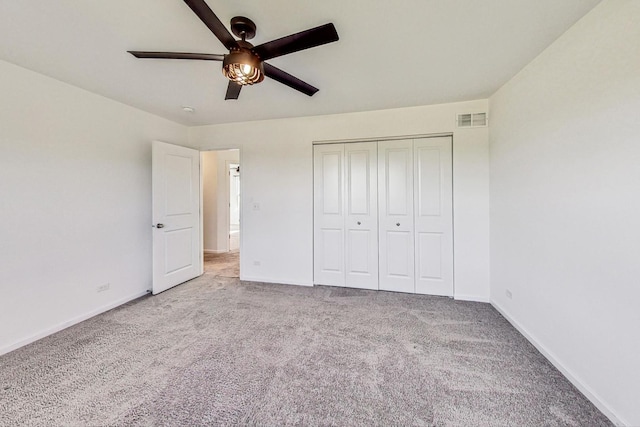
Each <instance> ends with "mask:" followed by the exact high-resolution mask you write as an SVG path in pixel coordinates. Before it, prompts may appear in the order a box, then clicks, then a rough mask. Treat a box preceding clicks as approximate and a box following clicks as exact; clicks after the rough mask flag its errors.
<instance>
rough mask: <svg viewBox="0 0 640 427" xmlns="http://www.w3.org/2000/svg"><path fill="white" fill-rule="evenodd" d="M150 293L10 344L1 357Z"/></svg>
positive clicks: (114, 304) (93, 311)
mask: <svg viewBox="0 0 640 427" xmlns="http://www.w3.org/2000/svg"><path fill="white" fill-rule="evenodd" d="M148 293H149V291H143V292H138V293H136V294H133V295H130V296H128V297H125V298H122V299H119V300H118V301H115V302H112V303H109V304H107V305H104V306H102V307H100V308H97V309H95V310H92V311H90V312H88V313H85V314H82V315H80V316H77V317H74V318H73V319H69V320H67V321H65V322H62V323H58V324H57V325H55V326H52V327H50V328H47V329H45V330H43V331H40V332H38V333H37V334H33V335H31V336H29V337H27V338H24V339H21V340H19V341H16V342H14V343H13V344H9V345H8V346H5V347H2V348H0V356H2V355H3V354H6V353H9V352H11V351H13V350H17V349H19V348H20V347H24V346H25V345H27V344H31V343H32V342H35V341H38V340H39V339H42V338H44V337H47V336H49V335H53V334H55V333H56V332H60V331H61V330H63V329H66V328H68V327H69V326H73V325H75V324H78V323H80V322H82V321H85V320H87V319H90V318H91V317H94V316H97V315H98V314H101V313H104V312H105V311H109V310H111V309H113V308H116V307H118V306H120V305H122V304H126V303H128V302H129V301H133V300H134V299H137V298H140V297H142V296H145V295H147V294H148Z"/></svg>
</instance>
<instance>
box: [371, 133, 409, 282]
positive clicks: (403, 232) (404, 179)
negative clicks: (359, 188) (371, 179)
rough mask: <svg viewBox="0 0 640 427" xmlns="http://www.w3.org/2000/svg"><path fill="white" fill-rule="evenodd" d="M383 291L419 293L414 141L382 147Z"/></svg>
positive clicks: (381, 260)
mask: <svg viewBox="0 0 640 427" xmlns="http://www.w3.org/2000/svg"><path fill="white" fill-rule="evenodd" d="M378 158H379V162H378V174H379V175H378V176H379V180H380V181H379V182H380V190H379V192H380V289H382V290H385V291H396V292H415V284H414V275H415V271H414V270H415V268H414V248H413V244H414V232H413V140H411V139H408V140H402V141H384V142H379V143H378Z"/></svg>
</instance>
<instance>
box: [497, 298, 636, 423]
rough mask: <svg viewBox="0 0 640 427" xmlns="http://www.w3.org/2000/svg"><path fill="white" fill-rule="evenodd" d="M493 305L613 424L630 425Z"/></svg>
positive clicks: (516, 323) (525, 331) (506, 314)
mask: <svg viewBox="0 0 640 427" xmlns="http://www.w3.org/2000/svg"><path fill="white" fill-rule="evenodd" d="M491 305H492V306H493V307H494V308H495V309H496V310H498V312H499V313H500V314H502V316H503V317H504V318H505V319H507V321H508V322H509V323H511V325H513V327H514V328H516V329H517V330H518V331H519V332H520V333H521V334H522V335H523V336H524V337H525V338H526V339H527V340H528V341H529V342H530V343H531V344H533V346H534V347H535V348H537V349H538V351H539V352H540V353H542V355H543V356H544V357H546V358H547V360H548V361H549V362H551V364H552V365H553V366H555V367H556V368H557V369H558V370H559V371H560V372H561V373H562V375H564V376H565V377H566V378H567V379H568V380H569V381H570V382H571V384H573V385H574V386H575V387H576V388H577V389H578V390H580V392H581V393H582V394H584V395H585V397H586V398H587V399H589V400H590V401H591V403H593V404H594V405H595V406H596V408H598V409H599V410H600V411H601V412H602V413H603V414H604V415H605V416H607V418H609V420H611V422H612V423H613V424H615V425H616V426H618V427H624V426H628V425H630V424H629V423H625V422H623V421H622V420H621V418H620V417H619V416H617V415H616V414H615V413H614V412H613V410H612V409H611V408H610V407H609V405H607V404H606V403H604V401H603V400H602V399H601V398H600V397H599V396H598V395H597V394H596V393H595V392H594V391H593V390H591V388H590V387H588V386H587V385H585V384H584V383H583V382H582V381H581V380H580V379H579V378H578V377H577V376H576V375H575V374H574V373H573V372H572V371H571V369H569V368H567V367H566V366H565V365H564V364H563V363H562V362H561V361H560V360H559V359H558V358H557V357H556V356H555V355H554V354H553V352H551V351H550V350H548V349H547V348H546V347H545V346H544V345H542V344H541V343H540V342H539V341H538V340H537V339H536V338H535V337H534V336H533V335H532V334H530V333H529V331H527V329H526V328H524V327H523V326H522V325H520V324H519V323H518V322H516V321H515V320H514V319H513V318H512V317H511V316H510V315H509V314H508V313H507V311H506V310H505V309H504V308H502V307H501V306H500V305H499V304H498V303H496V302H495V301H491Z"/></svg>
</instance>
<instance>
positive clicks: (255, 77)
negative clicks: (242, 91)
mask: <svg viewBox="0 0 640 427" xmlns="http://www.w3.org/2000/svg"><path fill="white" fill-rule="evenodd" d="M222 74H224V76H225V77H226V78H228V79H229V80H231V81H234V82H236V83H238V84H241V85H252V84H255V83H260V82H261V81H262V80H264V68H263V66H262V61H260V59H259V58H258V57H257V56H256V55H254V54H253V53H251V52H250V51H246V50H240V51H235V52H231V53H230V54H228V55H226V56H225V58H224V61H223V63H222Z"/></svg>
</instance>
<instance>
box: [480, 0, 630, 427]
mask: <svg viewBox="0 0 640 427" xmlns="http://www.w3.org/2000/svg"><path fill="white" fill-rule="evenodd" d="M490 105H491V119H492V121H491V135H490V141H491V276H492V282H491V300H492V302H493V303H494V305H495V306H496V307H498V308H499V309H500V310H501V311H502V312H503V313H504V314H505V315H507V316H508V317H509V318H510V319H511V320H512V322H513V323H515V324H516V325H518V327H519V328H520V329H521V330H522V331H523V332H524V333H525V334H527V335H528V336H529V337H530V338H531V339H532V340H533V341H534V342H535V343H536V344H537V345H538V347H539V348H541V349H542V350H543V351H544V352H545V353H546V354H547V355H548V356H549V358H550V359H551V360H552V361H554V362H555V363H556V364H557V366H559V367H560V368H561V369H562V370H563V371H564V372H565V374H567V375H568V376H569V378H571V379H572V380H573V381H574V382H575V384H577V385H578V386H579V388H581V389H582V390H583V392H585V394H587V395H588V396H589V397H591V399H592V400H593V401H594V402H596V403H597V404H598V406H599V407H600V408H601V409H602V410H603V411H604V412H605V413H606V414H607V415H609V416H610V417H611V418H612V419H614V420H617V421H618V422H623V423H625V424H627V425H634V426H636V425H640V405H638V403H639V402H640V363H639V360H640V359H639V357H640V356H639V355H640V303H639V301H640V1H633V0H631V1H618V0H614V1H605V2H603V3H601V4H600V5H599V6H597V7H596V8H595V9H594V10H593V11H592V12H591V13H589V14H588V15H586V16H585V17H584V18H583V19H582V20H581V21H579V22H578V23H577V24H576V25H575V26H574V27H572V28H571V29H570V30H569V31H568V32H567V33H565V34H564V35H563V36H562V37H561V38H560V39H558V40H557V41H556V42H555V43H554V44H553V45H552V46H551V47H549V48H548V49H547V50H546V51H545V52H544V53H542V54H541V55H540V56H539V57H538V58H537V59H536V60H534V61H533V62H532V63H531V64H530V65H528V66H527V67H526V68H525V69H524V70H522V71H521V72H520V73H519V74H518V75H517V76H516V77H515V78H513V79H512V80H511V81H510V82H508V83H507V84H506V85H505V86H504V87H503V88H501V89H500V90H499V91H498V92H497V93H496V94H495V95H494V96H492V97H491V100H490ZM507 290H509V291H510V292H511V293H512V295H513V296H512V298H511V299H509V298H507V297H506V291H507Z"/></svg>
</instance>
